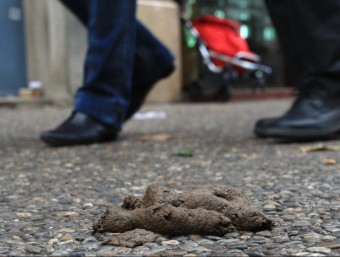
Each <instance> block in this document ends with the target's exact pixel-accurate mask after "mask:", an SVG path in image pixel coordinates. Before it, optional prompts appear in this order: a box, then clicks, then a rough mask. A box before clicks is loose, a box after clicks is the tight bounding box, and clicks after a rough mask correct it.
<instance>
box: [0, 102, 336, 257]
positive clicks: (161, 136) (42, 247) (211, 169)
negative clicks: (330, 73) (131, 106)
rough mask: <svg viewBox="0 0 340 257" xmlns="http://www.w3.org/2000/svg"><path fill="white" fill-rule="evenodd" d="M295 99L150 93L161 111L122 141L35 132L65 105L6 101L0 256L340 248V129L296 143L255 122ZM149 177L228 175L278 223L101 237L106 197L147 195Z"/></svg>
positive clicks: (219, 179)
mask: <svg viewBox="0 0 340 257" xmlns="http://www.w3.org/2000/svg"><path fill="white" fill-rule="evenodd" d="M289 105H290V101H289V100H280V101H274V100H270V101H257V102H255V101H254V102H230V103H226V104H169V105H161V104H159V105H156V104H155V105H151V104H149V105H146V106H145V107H144V108H143V109H142V110H141V111H142V112H146V111H162V112H165V113H166V118H165V119H152V120H150V119H146V120H136V119H135V120H131V121H129V122H128V123H127V124H126V126H125V128H124V130H123V131H122V133H121V135H120V137H119V139H118V141H117V142H112V143H105V144H98V145H91V146H77V147H65V148H52V147H48V146H46V145H45V144H44V143H42V142H41V141H40V140H39V138H38V135H39V133H40V131H43V130H46V129H50V128H53V127H55V126H56V125H57V124H59V123H60V122H61V121H62V120H63V119H64V118H66V116H67V115H68V114H69V112H70V109H68V108H60V107H59V108H58V107H53V106H50V107H48V106H44V107H18V108H5V107H3V108H0V117H1V120H0V192H1V195H0V256H27V255H33V256H34V255H35V256H46V255H49V256H117V255H122V256H141V255H144V256H145V255H148V256H183V255H185V256H287V255H289V256H340V149H339V148H340V138H339V139H335V140H329V141H323V142H304V143H302V142H301V143H289V142H279V141H274V140H269V139H268V140H263V139H257V138H255V137H254V135H253V133H252V129H253V125H254V122H255V121H256V120H257V119H259V118H262V117H269V116H275V115H280V114H282V113H283V112H284V111H285V110H286V109H287V108H288V107H289ZM320 144H322V145H321V146H322V149H321V148H320V151H317V150H318V149H315V151H312V150H313V149H311V147H315V146H317V145H320ZM183 150H185V151H189V152H190V153H192V156H185V155H182V156H181V154H180V153H181V152H182V151H183ZM321 150H323V151H321ZM150 184H160V185H167V186H170V187H172V188H175V189H178V190H182V189H187V188H190V187H194V186H197V185H206V184H223V185H229V186H233V187H236V188H239V189H241V190H243V191H244V192H245V193H246V194H247V195H248V197H249V198H250V200H251V202H252V204H253V205H254V206H255V207H257V208H258V209H260V210H262V211H264V212H265V213H266V214H267V215H268V216H269V217H270V218H272V219H273V220H274V221H275V223H276V226H275V227H274V228H273V229H272V230H270V231H269V230H265V231H260V232H257V233H252V232H247V231H241V232H235V233H229V234H226V235H224V236H222V237H216V236H198V235H183V236H177V237H166V236H164V237H163V238H161V239H159V240H157V241H156V242H154V243H147V244H144V245H142V246H138V247H135V248H128V247H118V246H110V245H101V242H102V241H103V240H104V239H105V238H106V236H107V234H99V233H93V230H92V224H93V223H94V222H95V221H97V220H98V219H99V218H100V216H101V214H102V213H103V212H104V211H105V209H106V206H107V204H109V203H113V204H115V205H121V203H122V199H123V198H124V197H125V196H127V195H136V196H141V195H143V194H144V193H145V189H146V187H147V186H148V185H150Z"/></svg>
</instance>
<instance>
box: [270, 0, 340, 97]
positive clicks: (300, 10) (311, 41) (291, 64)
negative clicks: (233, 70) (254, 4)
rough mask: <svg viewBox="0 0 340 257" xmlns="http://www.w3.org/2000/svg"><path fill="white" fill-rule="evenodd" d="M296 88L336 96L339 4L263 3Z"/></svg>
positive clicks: (339, 89)
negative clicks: (319, 90)
mask: <svg viewBox="0 0 340 257" xmlns="http://www.w3.org/2000/svg"><path fill="white" fill-rule="evenodd" d="M266 4H267V7H268V10H269V13H270V15H271V18H272V21H273V23H274V26H275V28H276V30H277V33H278V36H279V39H280V42H281V45H282V49H283V52H284V54H285V57H286V61H287V66H288V69H289V71H290V73H291V75H292V76H293V78H294V82H295V84H296V86H298V87H300V88H301V89H304V88H308V87H311V86H316V87H325V88H326V89H327V90H330V91H333V92H334V93H339V95H340V1H336V0H322V1H320V0H266Z"/></svg>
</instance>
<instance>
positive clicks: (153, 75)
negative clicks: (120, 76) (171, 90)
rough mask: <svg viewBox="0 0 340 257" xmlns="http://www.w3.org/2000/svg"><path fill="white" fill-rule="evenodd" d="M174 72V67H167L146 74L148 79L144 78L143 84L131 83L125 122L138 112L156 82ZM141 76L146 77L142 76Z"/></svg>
mask: <svg viewBox="0 0 340 257" xmlns="http://www.w3.org/2000/svg"><path fill="white" fill-rule="evenodd" d="M174 70H175V66H174V65H173V64H171V65H170V66H169V67H167V68H165V69H164V70H161V71H160V72H157V71H153V72H149V73H150V74H148V78H146V79H145V81H144V82H143V83H140V82H139V81H133V84H132V89H131V100H130V105H129V107H128V110H127V112H126V115H125V121H127V120H129V119H130V118H131V117H132V115H133V114H134V113H135V112H137V111H138V110H139V108H140V107H141V106H142V104H143V103H144V100H145V97H146V96H147V95H148V93H149V92H150V90H151V88H152V87H153V86H154V85H155V84H156V82H157V81H159V80H161V79H164V78H166V77H168V76H170V74H171V73H172V72H173V71H174ZM143 76H147V75H146V74H144V75H143ZM138 79H139V77H136V80H138Z"/></svg>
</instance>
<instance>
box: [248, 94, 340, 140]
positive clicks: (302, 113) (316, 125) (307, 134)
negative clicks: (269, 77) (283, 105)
mask: <svg viewBox="0 0 340 257" xmlns="http://www.w3.org/2000/svg"><path fill="white" fill-rule="evenodd" d="M339 131H340V97H339V96H335V95H331V94H330V93H327V92H325V91H323V90H311V91H307V92H302V93H300V94H299V96H298V97H297V99H296V100H295V101H294V103H293V105H292V107H291V108H290V109H289V110H288V112H287V113H286V114H284V115H283V116H282V117H278V118H269V119H262V120H259V121H257V123H256V125H255V128H254V133H255V134H256V135H257V136H258V137H272V138H282V139H289V140H318V139H325V138H330V137H332V136H334V135H336V134H337V133H338V132H339Z"/></svg>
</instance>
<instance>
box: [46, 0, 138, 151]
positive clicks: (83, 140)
mask: <svg viewBox="0 0 340 257" xmlns="http://www.w3.org/2000/svg"><path fill="white" fill-rule="evenodd" d="M88 4H89V21H88V23H87V24H88V40H89V48H88V51H87V55H86V61H85V77H84V84H83V85H82V86H81V87H80V88H79V89H78V90H77V92H76V95H75V108H74V109H75V111H74V112H73V113H72V115H71V116H70V117H69V118H68V119H67V120H66V121H65V122H64V123H62V124H61V125H60V126H58V127H57V128H56V129H54V130H51V131H47V132H44V133H42V134H41V138H42V140H44V141H45V142H47V143H50V144H52V145H74V144H89V143H95V142H103V141H108V140H113V139H114V138H115V137H116V136H117V134H118V133H119V131H120V130H121V127H122V123H123V122H124V119H125V115H126V111H127V108H128V105H129V100H130V95H131V84H132V75H133V66H134V54H135V35H136V22H135V11H136V2H135V0H129V1H126V0H115V1H104V0H89V2H88Z"/></svg>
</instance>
